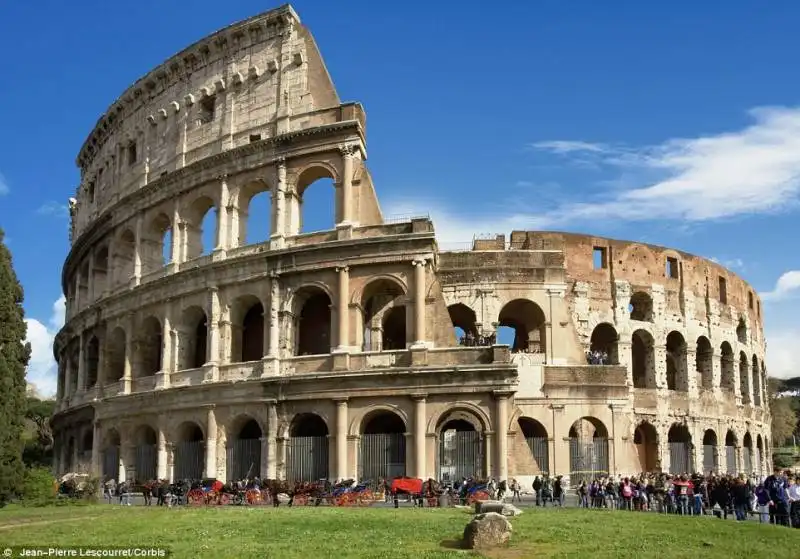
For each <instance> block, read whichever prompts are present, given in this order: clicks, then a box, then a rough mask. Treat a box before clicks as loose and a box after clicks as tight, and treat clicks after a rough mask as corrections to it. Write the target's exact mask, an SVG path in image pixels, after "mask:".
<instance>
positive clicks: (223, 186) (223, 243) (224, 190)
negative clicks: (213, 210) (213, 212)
mask: <svg viewBox="0 0 800 559" xmlns="http://www.w3.org/2000/svg"><path fill="white" fill-rule="evenodd" d="M219 181H220V184H219V207H218V208H217V246H216V248H215V249H214V252H216V253H218V254H219V253H222V254H224V253H225V250H227V248H228V199H229V192H228V176H227V175H221V176H220V177H219Z"/></svg>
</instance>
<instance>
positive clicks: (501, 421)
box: [494, 392, 510, 481]
mask: <svg viewBox="0 0 800 559" xmlns="http://www.w3.org/2000/svg"><path fill="white" fill-rule="evenodd" d="M509 396H510V394H509V393H507V392H495V395H494V397H495V406H496V412H495V413H496V414H497V418H496V421H497V425H496V428H495V431H496V432H497V467H496V471H497V481H500V480H503V479H506V478H507V477H508V397H509Z"/></svg>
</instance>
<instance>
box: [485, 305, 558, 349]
mask: <svg viewBox="0 0 800 559" xmlns="http://www.w3.org/2000/svg"><path fill="white" fill-rule="evenodd" d="M497 322H498V328H503V327H508V328H511V329H512V330H513V331H514V342H513V343H512V344H511V351H513V352H521V353H541V354H543V355H546V354H547V339H546V332H547V328H546V326H545V324H546V322H547V318H546V316H545V313H544V311H543V310H542V308H541V307H540V306H539V305H537V304H536V303H534V302H533V301H531V300H529V299H514V300H512V301H509V302H508V303H506V304H505V305H503V308H502V309H500V314H499V316H498V317H497ZM498 337H499V336H498Z"/></svg>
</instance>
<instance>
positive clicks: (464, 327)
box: [447, 303, 483, 347]
mask: <svg viewBox="0 0 800 559" xmlns="http://www.w3.org/2000/svg"><path fill="white" fill-rule="evenodd" d="M447 312H448V314H449V315H450V321H451V322H452V323H453V329H454V330H455V334H456V340H458V344H459V345H463V346H467V347H472V346H477V345H483V344H481V343H480V341H481V340H480V339H479V336H478V326H477V318H476V316H475V311H473V310H472V309H471V308H469V307H468V306H467V305H465V304H464V303H456V304H455V305H450V306H449V307H447Z"/></svg>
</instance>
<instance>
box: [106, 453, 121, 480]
mask: <svg viewBox="0 0 800 559" xmlns="http://www.w3.org/2000/svg"><path fill="white" fill-rule="evenodd" d="M103 477H105V478H106V479H113V480H115V481H117V480H119V447H118V446H109V447H107V448H106V449H105V450H104V451H103Z"/></svg>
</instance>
